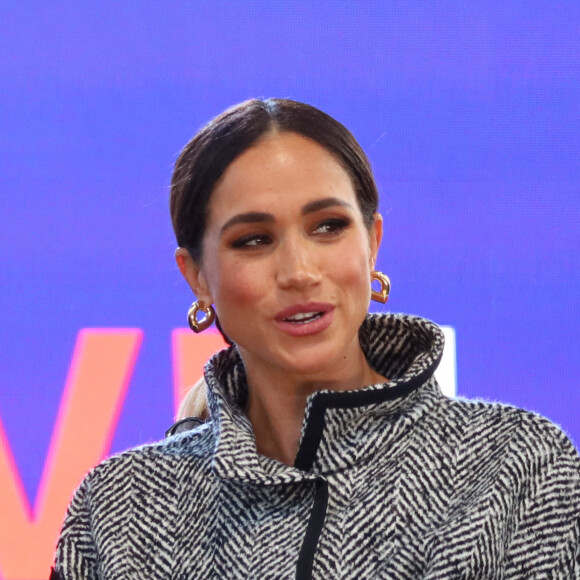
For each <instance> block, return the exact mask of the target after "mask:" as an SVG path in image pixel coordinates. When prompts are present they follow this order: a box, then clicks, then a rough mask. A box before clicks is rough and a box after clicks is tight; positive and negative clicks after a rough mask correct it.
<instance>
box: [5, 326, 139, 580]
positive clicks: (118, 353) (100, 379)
mask: <svg viewBox="0 0 580 580" xmlns="http://www.w3.org/2000/svg"><path fill="white" fill-rule="evenodd" d="M141 339H142V332H141V330H139V329H83V330H81V331H80V332H79V334H78V337H77V342H76V346H75V350H74V354H73V358H72V362H71V365H70V369H69V374H68V378H67V382H66V386H65V389H64V393H63V396H62V399H61V403H60V408H59V412H58V417H57V420H56V424H55V427H54V430H53V434H52V440H51V443H50V448H49V451H48V456H47V460H46V462H45V465H44V470H43V473H42V479H41V482H40V486H39V491H38V495H37V498H36V505H35V508H34V510H33V511H32V510H31V509H30V506H29V504H28V500H27V498H26V495H25V493H24V490H23V487H22V482H21V479H20V476H19V474H18V471H17V469H16V466H15V463H14V460H13V458H12V453H11V450H10V446H9V443H8V440H7V438H6V435H5V432H4V429H3V427H2V423H1V421H0V490H1V492H0V577H1V578H3V579H4V580H25V579H26V580H36V579H40V578H46V577H47V576H48V573H49V570H50V565H51V563H52V560H53V558H54V549H55V545H56V540H57V538H58V533H59V530H60V527H61V525H62V521H63V519H64V515H65V512H66V508H67V505H68V503H69V501H70V499H71V496H72V493H73V491H74V490H75V489H76V487H77V486H78V485H79V483H80V481H81V479H82V478H83V476H84V475H85V474H86V473H87V471H88V470H89V469H91V468H92V467H93V466H94V465H96V464H97V463H98V462H99V461H101V460H102V459H103V457H105V455H106V454H107V452H108V450H109V448H110V444H111V440H112V438H113V434H114V432H115V428H116V426H117V421H118V419H119V414H120V411H121V406H122V404H123V401H124V398H125V394H126V391H127V386H128V384H129V380H130V378H131V374H132V372H133V367H134V364H135V360H136V358H137V353H138V350H139V347H140V344H141ZM23 412H26V411H25V410H24V411H23Z"/></svg>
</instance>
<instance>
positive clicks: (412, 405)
mask: <svg viewBox="0 0 580 580" xmlns="http://www.w3.org/2000/svg"><path fill="white" fill-rule="evenodd" d="M359 339H360V343H361V347H362V349H363V352H364V353H365V356H366V357H367V360H368V362H369V364H370V365H371V367H373V368H374V369H375V370H376V371H378V372H379V373H380V374H382V375H383V376H386V377H389V379H390V382H388V383H381V384H376V385H371V386H368V387H365V388H363V389H357V390H353V391H344V392H333V391H318V392H316V393H314V394H313V395H311V396H310V397H309V398H308V401H307V407H306V413H305V417H304V423H303V426H302V435H301V440H300V445H299V450H298V455H297V457H296V462H295V465H294V466H287V465H284V464H282V463H280V462H278V461H275V460H273V459H269V458H267V457H264V456H262V455H259V454H258V453H257V451H256V445H255V440H254V435H253V430H252V426H251V424H250V421H249V420H248V418H247V417H246V415H245V414H244V412H243V410H242V409H243V407H244V405H245V401H246V399H247V383H246V375H245V370H244V365H243V362H242V359H241V357H240V355H239V352H238V350H237V348H236V347H235V346H232V347H230V348H229V349H226V350H223V351H221V352H219V353H218V354H216V355H215V356H214V357H212V359H210V361H209V362H208V364H207V365H206V369H205V380H206V382H207V385H208V403H209V409H210V415H211V418H210V422H211V425H212V429H213V431H214V436H215V453H214V458H213V469H214V472H215V473H216V475H217V476H218V477H220V478H224V479H233V480H238V481H245V482H248V483H249V482H253V483H258V484H261V485H276V484H282V483H290V482H297V481H304V480H305V479H315V478H316V477H318V476H319V475H324V474H326V473H330V472H334V471H337V470H342V469H346V468H348V467H349V466H352V465H353V464H356V463H358V462H359V461H363V460H364V459H365V458H366V457H368V456H369V454H372V453H377V452H378V451H380V447H383V446H388V445H390V444H392V442H393V441H394V440H395V439H396V438H397V437H398V436H399V435H400V430H401V429H403V428H404V427H405V425H407V427H411V426H412V425H413V424H414V423H415V422H416V421H417V420H419V419H420V417H421V416H422V415H423V414H424V413H425V412H427V411H428V410H429V409H430V408H431V407H432V406H433V405H434V404H435V402H436V400H437V399H438V398H439V397H440V396H441V394H440V391H439V388H438V386H437V384H436V382H435V380H434V378H433V373H434V372H435V369H436V368H437V365H438V364H439V362H440V360H441V356H442V354H443V345H444V338H443V333H442V331H441V330H440V329H439V328H438V327H437V326H436V325H435V324H433V323H432V322H430V321H428V320H425V319H422V318H418V317H415V316H409V315H395V314H369V315H368V316H367V318H366V319H365V321H364V323H363V325H362V326H361V329H360V331H359Z"/></svg>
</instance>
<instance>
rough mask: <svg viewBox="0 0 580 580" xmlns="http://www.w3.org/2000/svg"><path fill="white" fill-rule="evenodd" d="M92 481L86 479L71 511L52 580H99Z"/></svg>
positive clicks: (75, 497)
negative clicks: (89, 498) (90, 505)
mask: <svg viewBox="0 0 580 580" xmlns="http://www.w3.org/2000/svg"><path fill="white" fill-rule="evenodd" d="M89 485H90V484H89V477H86V478H85V480H84V481H83V482H82V484H81V485H80V487H79V488H78V490H77V491H76V493H75V495H74V497H73V500H72V502H71V504H70V506H69V508H68V512H67V514H66V517H65V520H64V524H63V527H62V531H61V534H60V538H59V540H58V544H57V548H56V557H55V562H54V566H53V568H52V571H51V576H50V578H51V580H98V578H100V576H99V571H98V559H97V551H96V546H95V542H94V539H93V534H92V526H91V517H90V510H89V505H88V503H89V502H88V497H89V494H88V489H89Z"/></svg>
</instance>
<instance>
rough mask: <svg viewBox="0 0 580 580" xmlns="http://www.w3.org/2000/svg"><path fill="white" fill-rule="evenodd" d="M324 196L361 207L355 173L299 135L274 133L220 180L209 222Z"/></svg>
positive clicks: (251, 148)
mask: <svg viewBox="0 0 580 580" xmlns="http://www.w3.org/2000/svg"><path fill="white" fill-rule="evenodd" d="M323 197H337V198H339V199H343V200H344V201H347V202H348V203H349V204H355V205H356V195H355V192H354V188H353V186H352V183H351V179H350V176H349V175H348V173H347V172H346V171H345V169H344V168H343V167H342V165H341V164H340V163H339V162H338V161H337V159H336V158H335V157H334V156H333V154H332V153H330V152H329V151H328V150H326V149H325V148H324V147H322V146H321V145H320V144H318V143H317V142H315V141H313V140H311V139H308V138H307V137H303V136H302V135H298V134H296V133H273V134H269V135H268V136H266V137H265V138H263V139H261V140H260V141H259V142H258V143H256V144H255V145H254V146H252V147H250V148H249V149H247V150H246V151H244V152H243V153H242V154H241V155H240V156H239V157H237V158H236V159H235V160H234V161H233V162H232V163H231V164H230V165H229V166H228V168H227V169H226V171H225V172H224V174H223V175H222V177H221V178H220V180H219V181H218V182H217V184H216V186H215V188H214V190H213V192H212V196H211V199H210V201H209V205H208V210H209V212H208V214H209V218H210V219H209V222H210V223H211V222H214V223H215V222H219V221H221V220H222V219H223V220H226V219H228V217H230V216H231V215H233V214H235V213H236V212H239V211H249V210H254V211H273V210H276V209H278V210H279V211H282V210H284V211H287V210H289V209H290V208H291V206H293V205H296V206H301V205H303V204H305V203H309V202H312V201H315V200H316V199H319V198H323Z"/></svg>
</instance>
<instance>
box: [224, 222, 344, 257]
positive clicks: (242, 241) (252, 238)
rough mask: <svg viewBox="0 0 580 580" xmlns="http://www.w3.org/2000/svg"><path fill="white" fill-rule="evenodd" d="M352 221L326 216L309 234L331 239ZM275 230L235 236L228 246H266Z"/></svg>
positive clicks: (323, 239) (272, 239)
mask: <svg viewBox="0 0 580 580" xmlns="http://www.w3.org/2000/svg"><path fill="white" fill-rule="evenodd" d="M351 223H352V220H351V219H349V218H346V217H341V218H327V219H324V220H321V221H320V222H318V223H317V224H316V225H315V227H314V228H313V229H312V230H311V232H310V235H311V236H313V237H314V238H315V239H317V240H320V241H325V240H332V239H334V238H336V237H338V236H340V234H341V233H342V232H343V231H344V230H346V229H347V228H348V227H349V226H350V225H351ZM275 234H276V231H275V229H273V231H272V233H266V232H255V233H250V234H246V235H243V236H240V237H239V238H235V239H234V240H233V241H232V242H230V244H229V245H230V247H231V248H232V249H235V250H240V249H245V248H248V249H252V248H258V247H261V246H268V245H270V244H272V243H274V239H275Z"/></svg>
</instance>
